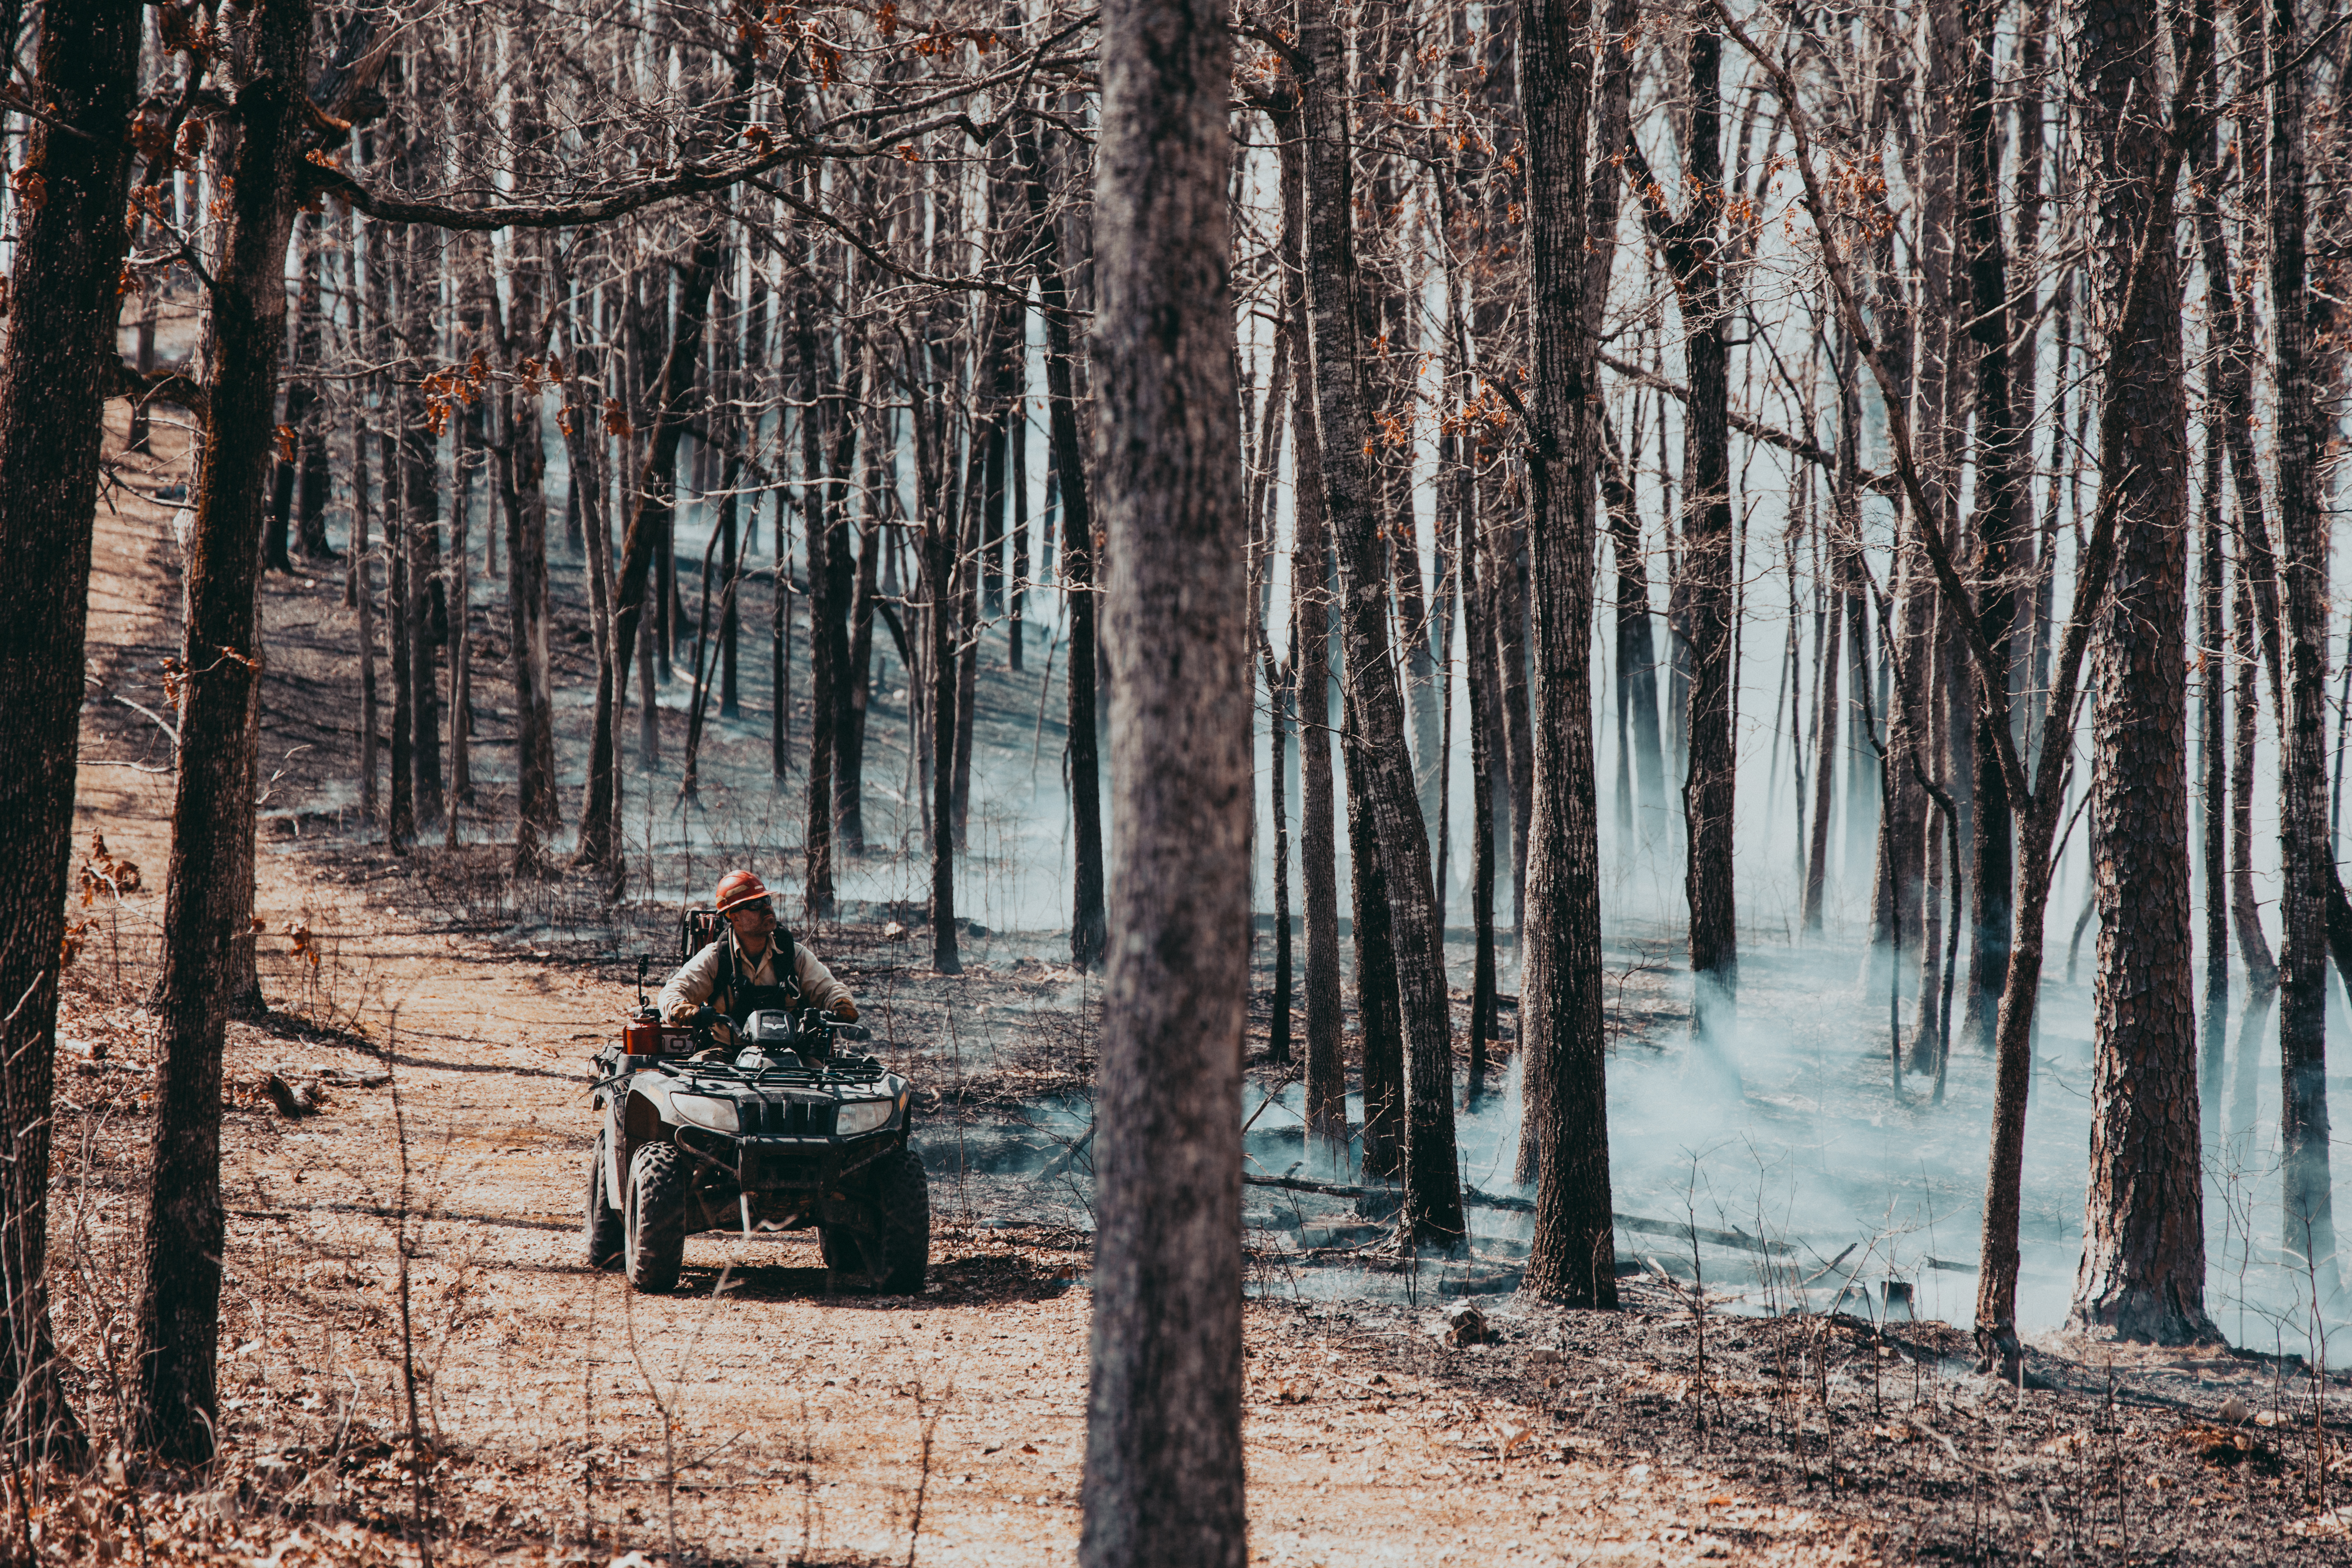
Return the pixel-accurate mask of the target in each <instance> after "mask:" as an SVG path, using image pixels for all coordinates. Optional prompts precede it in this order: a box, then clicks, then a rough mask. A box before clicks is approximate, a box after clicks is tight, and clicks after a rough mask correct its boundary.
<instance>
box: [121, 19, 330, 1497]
mask: <svg viewBox="0 0 2352 1568" xmlns="http://www.w3.org/2000/svg"><path fill="white" fill-rule="evenodd" d="M310 21H311V16H310V5H309V4H308V0H272V4H270V5H268V6H265V7H263V8H262V9H260V10H259V11H257V13H256V14H255V18H254V31H253V33H252V36H251V39H250V42H249V44H248V46H247V48H248V52H247V56H246V58H245V59H244V60H243V61H242V62H241V63H242V65H243V68H244V70H243V79H242V80H241V81H240V82H238V83H237V93H236V101H237V125H238V132H237V137H236V153H235V155H234V158H235V169H236V183H235V184H234V185H233V186H231V187H230V191H229V194H228V195H227V196H226V202H227V204H228V219H227V232H226V236H225V237H224V238H223V241H222V247H221V258H220V262H219V267H218V270H217V272H216V274H215V286H214V289H213V294H212V315H211V324H210V326H209V328H208V329H207V332H206V342H205V350H204V361H205V365H206V367H207V370H206V374H205V395H206V400H207V402H208V403H209V405H210V408H209V411H208V417H207V418H206V420H205V434H204V455H203V461H202V464H201V467H200V468H199V470H198V471H199V473H200V474H201V476H202V477H201V479H199V481H198V489H197V492H196V508H195V511H196V521H195V533H194V545H193V547H192V549H191V550H190V552H189V561H188V576H187V636H186V641H185V644H184V651H183V653H182V655H181V658H182V662H183V665H184V668H185V670H186V673H185V675H184V678H183V679H184V685H183V687H182V689H181V699H180V761H181V766H180V769H179V774H178V784H177V787H176V789H175V791H174V794H173V808H172V863H171V878H170V883H169V887H168V889H167V890H166V892H165V895H164V908H163V961H162V968H163V974H162V979H161V983H160V984H159V985H158V987H157V992H156V1011H157V1013H158V1015H159V1019H160V1022H159V1026H158V1030H157V1047H158V1051H157V1054H158V1056H159V1057H160V1058H161V1060H160V1064H159V1066H158V1068H157V1072H156V1083H155V1133H154V1145H153V1148H154V1152H153V1156H152V1163H150V1166H149V1170H148V1191H147V1223H146V1229H145V1234H144V1235H143V1237H142V1241H141V1247H140V1253H141V1258H142V1262H143V1264H144V1265H145V1268H144V1277H143V1279H142V1287H141V1290H140V1295H139V1306H138V1311H137V1331H136V1332H137V1342H136V1349H135V1351H134V1352H133V1359H132V1365H133V1366H134V1367H135V1368H136V1377H137V1394H136V1410H137V1426H138V1437H139V1441H140V1442H141V1444H142V1446H143V1447H149V1448H152V1449H153V1450H154V1451H155V1452H157V1453H158V1454H160V1455H161V1456H163V1458H167V1459H171V1460H174V1461H180V1462H201V1461H203V1460H205V1459H207V1458H210V1457H211V1456H212V1454H213V1451H214V1447H215V1427H216V1423H217V1418H218V1398H217V1389H216V1387H215V1379H214V1367H215V1352H216V1351H217V1349H218V1343H219V1337H220V1286H221V1258H222V1254H223V1253H224V1252H225V1251H226V1245H225V1243H226V1224H227V1216H226V1212H225V1211H224V1210H223V1209H222V1207H221V1190H220V1108H221V1047H222V1037H223V1031H224V1027H225V1025H226V1020H227V1014H228V1008H229V1006H230V1005H231V1004H232V1002H233V1001H234V1000H236V994H237V992H238V990H239V988H240V987H239V979H240V976H241V971H242V969H243V967H244V966H243V965H241V964H240V963H238V961H237V956H236V955H237V950H238V949H240V948H242V949H244V950H245V952H246V954H247V960H246V962H247V963H250V954H251V952H252V945H253V940H254V939H253V932H252V931H251V930H250V929H249V927H248V922H249V921H250V918H251V916H252V913H253V869H252V861H251V850H250V847H249V846H250V843H251V835H252V832H253V813H254V795H255V783H256V779H255V773H256V761H257V758H256V744H257V730H256V728H255V711H256V704H257V700H258V695H259V688H260V683H261V668H262V661H261V647H260V636H259V634H260V629H261V628H260V617H259V615H258V606H257V603H256V599H255V590H256V586H257V580H258V578H259V576H260V568H261V554H260V552H261V532H262V524H263V521H264V510H265V508H264V503H263V498H264V495H265V493H266V491H265V489H264V482H265V480H266V479H267V478H268V472H269V459H270V449H271V447H272V444H273V442H274V440H275V430H274V425H275V418H274V416H275V414H276V411H277V402H278V365H279V362H280V360H281V358H282V357H283V355H284V353H285V337H286V286H285V279H286V244H287V240H288V238H289V236H290V234H291V232H292V229H293V224H294V214H295V209H296V205H297V203H298V202H299V199H300V195H299V188H298V184H297V181H298V176H299V171H300V170H301V169H302V167H303V164H302V162H301V154H302V153H303V151H304V149H303V146H302V138H301V134H300V132H301V130H302V126H303V114H304V111H305V110H309V109H310V100H309V99H308V97H307V95H306V93H305V91H304V88H305V84H306V83H307V81H308V79H309V70H308V63H309V56H310Z"/></svg>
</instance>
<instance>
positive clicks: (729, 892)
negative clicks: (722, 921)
mask: <svg viewBox="0 0 2352 1568" xmlns="http://www.w3.org/2000/svg"><path fill="white" fill-rule="evenodd" d="M767 896H768V889H766V888H765V887H764V886H762V885H761V881H760V879H759V878H758V877H757V876H755V875H753V874H752V873H751V872H750V871H740V870H738V871H730V872H728V873H727V875H725V876H724V877H721V878H719V899H718V903H719V913H720V914H722V915H723V914H725V913H726V912H727V911H728V910H731V909H735V908H737V907H739V906H740V905H743V904H756V903H758V902H759V901H760V900H761V899H764V898H766V897H767Z"/></svg>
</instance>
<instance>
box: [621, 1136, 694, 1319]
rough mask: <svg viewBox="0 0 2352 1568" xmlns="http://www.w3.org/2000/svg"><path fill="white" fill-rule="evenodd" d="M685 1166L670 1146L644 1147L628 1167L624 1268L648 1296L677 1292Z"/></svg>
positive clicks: (683, 1223)
mask: <svg viewBox="0 0 2352 1568" xmlns="http://www.w3.org/2000/svg"><path fill="white" fill-rule="evenodd" d="M686 1180H687V1170H686V1161H685V1160H684V1159H682V1158H681V1157H680V1156H679V1154H678V1152H677V1145H676V1144H674V1143H648V1144H646V1146H645V1147H644V1148H642V1149H640V1150H638V1151H637V1153H636V1158H635V1159H634V1160H632V1161H631V1162H630V1163H629V1208H628V1214H627V1216H626V1228H627V1232H628V1244H627V1256H626V1264H625V1266H626V1268H627V1271H628V1276H629V1284H630V1285H631V1286H632V1287H634V1288H635V1289H638V1290H642V1291H645V1292H646V1293H647V1294H649V1295H659V1294H660V1293H662V1292H663V1291H666V1290H674V1289H677V1270H678V1265H679V1264H680V1263H682V1262H684V1261H685V1259H686Z"/></svg>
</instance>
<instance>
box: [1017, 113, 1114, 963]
mask: <svg viewBox="0 0 2352 1568" xmlns="http://www.w3.org/2000/svg"><path fill="white" fill-rule="evenodd" d="M1037 138H1038V132H1037V128H1036V126H1035V125H1034V123H1029V124H1026V125H1024V128H1023V130H1022V132H1021V133H1020V135H1019V137H1018V138H1017V139H1016V141H1015V142H1014V147H1015V149H1016V150H1017V152H1018V153H1019V154H1020V159H1021V171H1022V175H1023V178H1024V183H1025V184H1027V186H1028V190H1029V225H1030V230H1031V234H1030V243H1031V245H1032V246H1033V247H1034V248H1033V249H1032V251H1031V264H1032V266H1033V268H1034V271H1035V274H1036V278H1037V304H1038V310H1039V314H1041V315H1042V316H1044V318H1045V415H1046V428H1047V431H1048V433H1049V434H1050V435H1051V437H1052V441H1053V450H1054V477H1055V479H1056V480H1057V481H1058V485H1059V492H1060V497H1061V505H1062V583H1063V586H1064V587H1065V588H1066V590H1067V592H1068V594H1069V643H1070V665H1069V670H1070V673H1069V687H1068V690H1069V769H1070V847H1071V877H1070V961H1071V963H1073V964H1075V965H1076V967H1078V968H1080V969H1092V968H1093V967H1095V965H1096V964H1097V963H1101V962H1102V958H1103V943H1104V942H1106V941H1107V940H1108V928H1107V926H1106V924H1105V921H1104V915H1103V861H1102V854H1103V848H1102V843H1103V837H1102V772H1101V763H1100V759H1099V757H1098V755H1097V744H1096V740H1095V524H1094V515H1093V512H1092V510H1090V509H1089V507H1088V505H1087V471H1086V452H1085V444H1084V442H1082V441H1081V440H1080V439H1079V437H1078V407H1077V393H1076V367H1075V365H1074V363H1073V358H1074V354H1075V350H1074V349H1073V347H1072V344H1071V341H1070V297H1069V290H1068V288H1067V286H1066V284H1065V283H1064V282H1063V279H1062V263H1061V237H1060V234H1059V232H1058V226H1056V225H1055V223H1054V221H1053V220H1052V219H1051V218H1050V217H1048V216H1047V215H1046V210H1045V206H1046V199H1047V192H1046V189H1045V160H1044V157H1043V156H1042V153H1041V150H1040V148H1039V146H1038V140H1037Z"/></svg>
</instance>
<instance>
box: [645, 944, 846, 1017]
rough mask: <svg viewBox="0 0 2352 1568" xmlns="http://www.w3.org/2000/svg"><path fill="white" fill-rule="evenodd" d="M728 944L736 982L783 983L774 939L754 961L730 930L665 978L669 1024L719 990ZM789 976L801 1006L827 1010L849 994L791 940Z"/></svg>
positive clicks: (663, 991) (665, 1014)
mask: <svg viewBox="0 0 2352 1568" xmlns="http://www.w3.org/2000/svg"><path fill="white" fill-rule="evenodd" d="M780 934H781V933H780ZM730 947H731V948H733V949H734V956H735V979H736V982H737V984H742V985H781V984H783V983H784V981H783V977H782V975H781V974H779V973H777V971H776V949H777V943H776V942H769V943H768V948H767V951H766V952H762V953H761V955H760V960H759V962H758V963H753V962H751V959H750V958H749V957H747V956H745V954H744V952H743V950H742V948H741V947H740V946H738V945H737V944H736V941H735V937H734V934H733V933H732V932H731V931H730V933H729V934H727V935H726V936H724V937H722V938H720V939H719V941H717V942H712V943H711V944H710V945H709V946H708V947H706V948H704V949H703V950H702V951H701V952H698V953H696V954H695V955H694V956H693V957H692V958H689V959H688V960H687V961H686V963H683V964H682V965H680V966H679V968H678V971H677V973H675V974H673V975H671V976H670V977H669V984H667V985H664V986H663V987H662V989H661V1011H662V1016H663V1017H664V1018H666V1019H667V1020H668V1021H669V1022H671V1023H673V1024H684V1023H688V1022H690V1021H691V1020H692V1019H693V1017H694V1010H695V1009H696V1008H698V1007H699V1006H701V1005H703V1004H704V1003H706V1002H709V1000H710V998H711V994H712V993H713V992H715V991H717V990H718V989H719V971H720V969H721V967H722V959H723V955H724V954H725V952H726V950H727V949H729V948H730ZM792 977H793V981H794V983H796V984H798V985H799V986H800V988H801V1005H803V1006H807V1007H819V1008H824V1009H828V1010H829V1009H830V1008H831V1007H832V1006H833V1005H834V1004H835V1002H837V1001H839V1000H840V999H841V998H842V997H845V996H846V995H848V994H849V987H848V986H846V985H844V984H842V983H841V982H840V981H838V980H835V978H834V977H833V972H832V971H831V970H829V969H827V968H826V967H825V966H824V964H822V963H818V962H817V959H816V954H814V953H813V952H810V951H809V950H808V949H807V948H805V947H803V945H801V944H800V943H799V942H794V943H793V976H792Z"/></svg>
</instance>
